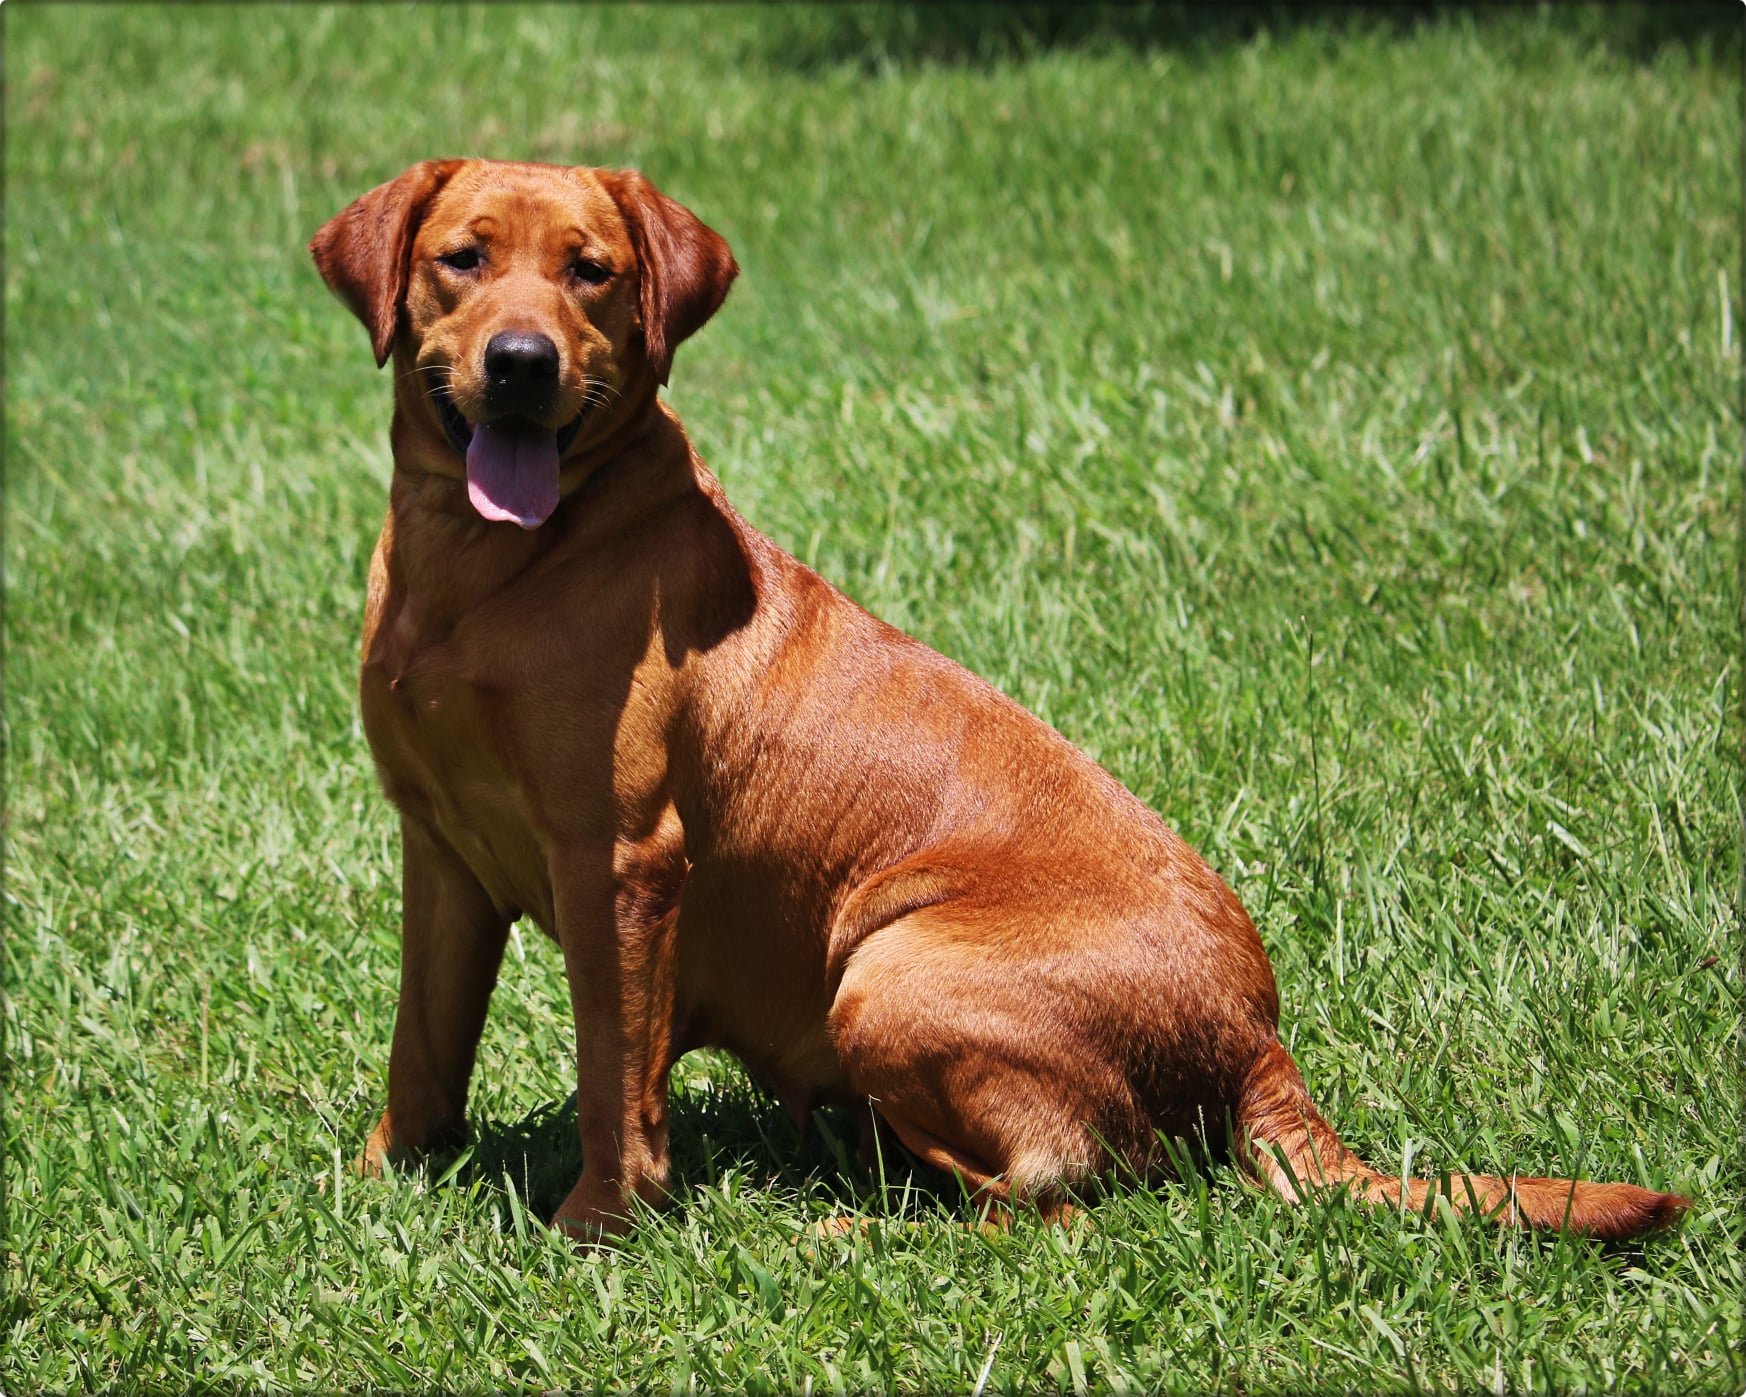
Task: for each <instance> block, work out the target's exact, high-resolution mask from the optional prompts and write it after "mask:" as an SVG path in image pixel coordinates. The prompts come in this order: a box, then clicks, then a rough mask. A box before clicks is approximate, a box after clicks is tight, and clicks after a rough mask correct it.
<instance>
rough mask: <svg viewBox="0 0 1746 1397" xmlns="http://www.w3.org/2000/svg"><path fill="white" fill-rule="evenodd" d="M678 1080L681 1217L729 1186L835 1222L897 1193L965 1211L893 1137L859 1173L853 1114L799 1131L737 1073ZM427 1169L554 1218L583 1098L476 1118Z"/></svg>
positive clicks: (675, 1129) (673, 1132) (570, 1179)
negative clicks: (818, 1208)
mask: <svg viewBox="0 0 1746 1397" xmlns="http://www.w3.org/2000/svg"><path fill="white" fill-rule="evenodd" d="M680 1075H681V1074H680V1073H677V1072H676V1073H675V1074H674V1077H675V1082H674V1086H673V1088H672V1090H671V1093H670V1096H669V1101H668V1130H669V1148H670V1151H671V1155H672V1161H673V1173H672V1181H671V1185H670V1197H671V1200H672V1202H673V1204H674V1205H676V1206H680V1207H683V1206H684V1205H685V1202H686V1199H687V1198H688V1197H689V1196H691V1195H693V1194H695V1193H696V1192H697V1190H699V1189H705V1188H719V1187H722V1186H724V1184H728V1183H731V1185H732V1187H733V1189H734V1191H735V1192H736V1193H737V1192H738V1191H739V1190H740V1189H741V1188H750V1189H774V1190H779V1191H782V1192H786V1193H788V1194H790V1195H791V1196H793V1195H805V1196H810V1197H811V1198H814V1199H817V1200H820V1201H822V1202H823V1203H824V1204H825V1206H827V1207H828V1208H830V1209H831V1210H833V1211H836V1212H856V1211H872V1210H880V1209H884V1208H885V1207H886V1206H888V1203H889V1200H890V1198H891V1196H892V1195H893V1194H894V1193H895V1194H898V1195H900V1196H904V1197H907V1198H908V1199H909V1200H910V1201H911V1202H912V1203H919V1204H922V1205H924V1206H925V1205H926V1204H928V1203H930V1202H933V1203H937V1204H938V1205H939V1206H941V1207H944V1208H947V1209H949V1210H956V1209H957V1208H958V1207H959V1205H960V1203H961V1201H962V1197H963V1190H962V1188H961V1186H960V1185H959V1183H958V1181H957V1180H955V1179H953V1178H949V1177H947V1176H944V1175H941V1174H939V1173H938V1172H937V1171H935V1170H933V1169H929V1168H928V1167H926V1166H925V1165H923V1164H921V1163H920V1162H919V1161H917V1160H916V1159H915V1158H914V1156H912V1155H910V1154H909V1153H908V1151H906V1150H904V1149H903V1148H902V1146H901V1145H899V1144H898V1142H897V1141H896V1140H895V1138H893V1137H892V1136H891V1135H890V1134H889V1133H888V1132H885V1131H881V1132H880V1137H879V1147H878V1154H877V1157H876V1158H875V1160H873V1161H872V1162H870V1163H868V1162H863V1161H862V1160H861V1159H860V1158H859V1140H860V1128H859V1125H858V1122H857V1120H856V1117H855V1114H854V1113H853V1112H852V1111H850V1110H848V1109H845V1108H830V1107H827V1108H824V1109H821V1110H819V1111H816V1112H814V1113H813V1116H812V1120H811V1122H810V1123H809V1124H808V1125H807V1127H806V1128H805V1129H804V1130H801V1129H800V1128H798V1127H797V1126H796V1125H795V1123H794V1122H793V1121H792V1120H791V1119H790V1118H789V1116H788V1114H787V1112H786V1111H784V1110H783V1109H782V1107H781V1106H780V1105H778V1104H777V1103H776V1102H775V1101H774V1100H772V1099H771V1098H770V1097H768V1096H766V1095H765V1094H764V1093H763V1092H762V1091H760V1090H759V1089H758V1088H757V1087H756V1086H754V1085H753V1084H752V1083H751V1082H750V1081H749V1080H747V1079H746V1077H745V1076H744V1074H743V1073H741V1072H739V1071H737V1070H736V1071H734V1072H732V1073H731V1074H729V1075H726V1076H725V1077H717V1078H715V1079H713V1080H710V1081H709V1082H708V1083H707V1084H705V1085H703V1086H701V1087H700V1086H698V1085H696V1084H692V1085H681V1084H680V1082H679V1078H680ZM426 1169H427V1170H428V1171H429V1173H430V1175H431V1176H432V1177H433V1178H444V1179H447V1180H448V1181H449V1182H450V1183H451V1184H453V1185H458V1186H461V1187H466V1186H468V1185H470V1184H475V1183H477V1184H482V1185H485V1186H487V1187H491V1186H495V1187H498V1188H501V1187H503V1186H505V1184H508V1185H509V1186H512V1187H513V1188H514V1189H515V1190H516V1192H517V1193H518V1194H520V1196H521V1198H522V1200H523V1201H524V1203H525V1204H526V1205H527V1207H528V1208H529V1209H530V1210H531V1211H533V1212H536V1213H538V1214H539V1216H540V1217H542V1218H547V1219H549V1218H550V1217H551V1215H552V1213H553V1212H554V1211H555V1210H556V1209H557V1207H558V1205H559V1204H560V1203H562V1202H563V1201H564V1198H565V1196H566V1195H567V1194H568V1193H569V1191H570V1188H571V1186H572V1185H573V1184H574V1183H575V1182H576V1178H577V1176H578V1175H579V1174H580V1173H581V1170H582V1147H581V1141H580V1139H579V1137H578V1134H577V1129H576V1098H575V1097H574V1096H570V1097H568V1098H566V1099H564V1100H562V1101H553V1102H548V1103H547V1104H545V1105H542V1106H539V1107H536V1108H535V1109H534V1110H533V1111H530V1112H529V1113H528V1114H527V1115H526V1116H523V1117H522V1118H521V1119H520V1120H518V1121H503V1120H496V1119H492V1118H489V1117H487V1118H483V1119H478V1120H476V1121H475V1122H474V1124H473V1130H472V1139H471V1143H470V1144H469V1145H468V1147H467V1148H466V1149H465V1150H464V1151H462V1152H453V1151H451V1152H449V1153H447V1154H446V1155H442V1156H438V1157H436V1158H433V1159H431V1160H429V1161H427V1162H426Z"/></svg>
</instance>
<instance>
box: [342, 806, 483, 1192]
mask: <svg viewBox="0 0 1746 1397" xmlns="http://www.w3.org/2000/svg"><path fill="white" fill-rule="evenodd" d="M400 839H401V856H402V913H401V950H400V1006H399V1009H398V1011H397V1012H396V1014H395V1019H394V1046H393V1049H392V1050H391V1052H390V1054H389V1058H388V1109H387V1110H386V1111H384V1112H383V1113H382V1119H381V1121H380V1122H378V1123H377V1126H376V1128H375V1130H374V1131H372V1132H371V1134H370V1142H369V1144H368V1145H366V1146H365V1147H364V1157H363V1158H362V1160H360V1161H359V1164H360V1166H361V1168H362V1169H363V1171H364V1172H365V1173H370V1174H375V1173H380V1172H381V1169H382V1166H383V1165H384V1164H385V1163H387V1162H389V1161H390V1160H394V1161H396V1162H398V1161H400V1160H404V1159H407V1158H410V1157H412V1156H415V1155H417V1154H419V1153H421V1152H422V1151H424V1150H428V1149H431V1148H432V1147H434V1146H437V1145H441V1144H445V1143H451V1142H454V1141H458V1140H459V1139H460V1138H462V1136H463V1134H464V1132H465V1127H466V1110H467V1084H468V1082H469V1080H470V1079H471V1077H472V1075H473V1059H474V1055H475V1053H476V1052H477V1050H478V1047H479V1035H480V1033H481V1032H482V1031H483V1029H484V1027H485V1010H486V1008H487V1006H488V1005H489V1004H490V1001H491V991H492V989H493V988H495V986H496V984H497V971H498V967H499V966H500V965H501V964H502V962H503V947H504V943H505V941H506V940H507V938H508V935H509V924H510V920H511V918H510V917H509V915H508V914H507V913H506V912H504V911H501V910H499V909H498V908H497V907H496V905H495V904H494V903H493V902H492V900H491V898H490V896H489V894H487V893H486V891H485V889H484V888H483V887H481V886H480V884H479V881H478V879H476V878H475V877H474V876H473V875H472V873H471V872H470V871H469V870H468V868H467V866H466V865H465V864H464V863H463V862H462V861H461V859H460V857H459V856H458V855H457V854H456V853H455V852H454V850H453V849H451V848H450V847H449V845H448V844H447V842H446V841H444V840H443V838H442V837H441V836H440V835H438V834H437V833H436V832H435V831H433V830H431V829H429V828H427V827H426V826H425V825H424V824H423V823H422V822H420V821H419V820H417V819H415V818H413V817H412V816H409V815H403V816H402V817H401V820H400Z"/></svg>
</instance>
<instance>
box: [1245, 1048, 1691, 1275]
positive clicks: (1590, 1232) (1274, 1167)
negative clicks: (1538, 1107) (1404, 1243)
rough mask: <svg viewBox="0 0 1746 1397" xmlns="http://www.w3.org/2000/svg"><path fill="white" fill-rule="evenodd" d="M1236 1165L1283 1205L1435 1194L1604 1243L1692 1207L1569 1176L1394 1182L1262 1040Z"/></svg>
mask: <svg viewBox="0 0 1746 1397" xmlns="http://www.w3.org/2000/svg"><path fill="white" fill-rule="evenodd" d="M1235 1124H1236V1128H1237V1153H1238V1157H1239V1159H1240V1160H1241V1161H1242V1163H1243V1165H1244V1166H1245V1167H1246V1168H1248V1169H1249V1170H1250V1171H1251V1172H1252V1173H1254V1174H1255V1176H1256V1177H1257V1178H1259V1179H1260V1180H1261V1182H1262V1183H1264V1184H1266V1185H1267V1186H1268V1187H1269V1188H1271V1189H1272V1190H1273V1191H1274V1192H1275V1193H1277V1194H1278V1195H1279V1196H1280V1197H1281V1198H1284V1199H1285V1200H1286V1201H1287V1202H1292V1203H1295V1202H1297V1201H1298V1200H1299V1199H1300V1198H1301V1197H1302V1196H1303V1194H1304V1193H1306V1192H1308V1191H1311V1190H1314V1189H1318V1188H1339V1187H1344V1188H1348V1189H1350V1190H1351V1191H1352V1193H1353V1196H1355V1197H1358V1198H1362V1199H1364V1200H1365V1201H1367V1202H1371V1203H1385V1204H1392V1205H1394V1206H1396V1207H1406V1208H1412V1209H1414V1210H1419V1211H1422V1210H1423V1209H1424V1207H1425V1203H1426V1200H1427V1199H1428V1198H1429V1197H1430V1196H1431V1195H1432V1194H1433V1193H1438V1192H1442V1193H1444V1194H1445V1196H1446V1197H1447V1198H1448V1199H1449V1202H1450V1203H1451V1204H1453V1205H1454V1206H1455V1207H1456V1208H1457V1209H1459V1210H1460V1211H1462V1212H1471V1213H1478V1214H1481V1215H1483V1216H1486V1217H1492V1218H1495V1219H1496V1220H1497V1221H1498V1222H1500V1223H1502V1224H1504V1225H1505V1226H1508V1227H1547V1228H1565V1229H1567V1230H1569V1231H1571V1232H1576V1233H1581V1234H1582V1235H1584V1236H1589V1237H1597V1238H1600V1239H1601V1240H1603V1241H1609V1242H1616V1241H1622V1240H1623V1239H1625V1238H1627V1237H1636V1236H1638V1235H1640V1234H1642V1233H1645V1232H1653V1231H1655V1230H1656V1229H1658V1228H1662V1227H1666V1226H1668V1225H1669V1224H1671V1223H1674V1222H1676V1221H1678V1219H1679V1216H1680V1214H1681V1213H1683V1212H1684V1211H1685V1210H1686V1209H1687V1208H1688V1207H1690V1206H1691V1200H1690V1199H1689V1198H1682V1197H1680V1196H1679V1195H1678V1194H1677V1193H1655V1192H1652V1191H1651V1190H1649V1189H1646V1188H1637V1187H1636V1186H1635V1185H1633V1184H1596V1183H1578V1182H1577V1181H1576V1180H1574V1179H1525V1178H1517V1177H1513V1176H1512V1177H1511V1178H1508V1179H1497V1178H1492V1177H1490V1176H1488V1175H1484V1174H1452V1175H1449V1176H1448V1177H1447V1178H1446V1179H1435V1180H1423V1179H1396V1178H1391V1177H1390V1176H1389V1175H1387V1174H1380V1173H1378V1172H1377V1171H1376V1170H1374V1169H1372V1168H1371V1167H1370V1166H1369V1165H1368V1164H1366V1163H1365V1162H1364V1161H1363V1160H1361V1159H1359V1158H1358V1156H1357V1155H1355V1154H1353V1153H1352V1151H1351V1150H1349V1149H1347V1148H1346V1146H1345V1145H1343V1144H1342V1143H1341V1142H1340V1137H1339V1136H1338V1135H1336V1134H1335V1133H1334V1131H1333V1128H1332V1127H1331V1126H1330V1125H1329V1124H1328V1123H1327V1122H1326V1121H1324V1120H1323V1119H1322V1118H1321V1116H1320V1115H1319V1114H1318V1113H1317V1111H1316V1108H1315V1105H1314V1103H1313V1102H1311V1101H1310V1097H1309V1091H1308V1090H1307V1089H1306V1088H1305V1086H1304V1084H1303V1075H1302V1074H1301V1073H1300V1072H1299V1071H1298V1070H1297V1064H1296V1063H1295V1062H1293V1061H1292V1060H1291V1054H1289V1053H1288V1052H1286V1051H1285V1049H1284V1048H1283V1047H1281V1046H1280V1045H1279V1044H1278V1043H1277V1042H1272V1043H1269V1044H1268V1046H1267V1048H1266V1049H1265V1051H1263V1052H1262V1053H1261V1054H1260V1056H1259V1057H1258V1058H1257V1059H1256V1062H1255V1065H1254V1067H1253V1068H1252V1069H1251V1070H1250V1073H1249V1077H1248V1080H1247V1082H1246V1083H1245V1085H1244V1088H1243V1094H1242V1098H1241V1100H1240V1101H1239V1102H1238V1106H1237V1114H1236V1122H1235Z"/></svg>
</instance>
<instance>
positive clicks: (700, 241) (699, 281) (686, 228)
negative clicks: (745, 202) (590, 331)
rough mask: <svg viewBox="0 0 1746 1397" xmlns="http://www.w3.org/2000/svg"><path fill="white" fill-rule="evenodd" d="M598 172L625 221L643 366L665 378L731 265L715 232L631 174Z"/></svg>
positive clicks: (723, 287)
mask: <svg viewBox="0 0 1746 1397" xmlns="http://www.w3.org/2000/svg"><path fill="white" fill-rule="evenodd" d="M600 175H601V178H602V180H603V181H604V183H605V185H606V189H607V192H608V193H609V194H611V195H612V197H613V200H614V201H615V202H616V203H617V204H618V211H619V212H620V213H622V214H623V215H624V221H625V222H626V223H627V224H628V225H629V226H630V235H631V242H632V243H633V244H634V245H635V247H636V252H637V274H638V276H639V277H641V279H642V280H641V291H642V306H641V309H642V317H643V344H644V346H645V348H646V349H647V351H648V356H649V367H650V368H652V369H653V370H654V371H655V377H656V378H657V379H658V380H659V381H660V382H662V383H665V382H666V381H667V375H668V374H669V373H670V372H671V371H672V368H673V351H674V350H675V349H677V348H678V347H679V345H680V342H681V341H683V340H685V339H688V338H689V337H690V336H692V335H694V334H696V333H697V331H698V330H700V329H702V328H703V323H704V322H705V321H706V320H708V319H709V317H710V316H712V315H714V314H715V313H716V311H717V310H718V309H719V308H720V307H721V303H722V301H723V300H725V299H726V297H727V293H728V287H730V286H732V285H733V284H734V278H735V277H736V276H738V275H739V271H740V269H739V265H738V264H737V263H736V262H735V261H734V255H733V253H732V252H730V251H729V250H728V245H727V241H726V239H724V238H723V237H722V236H721V234H719V233H717V232H716V231H715V230H714V229H713V228H710V227H708V226H706V225H705V224H704V223H703V221H702V220H701V219H699V218H698V217H697V215H696V214H694V213H692V212H691V210H690V209H688V208H686V207H685V206H684V205H683V204H677V203H674V202H673V200H671V199H669V198H668V197H667V196H666V195H665V194H663V193H661V191H660V190H658V189H656V188H655V186H654V185H652V184H650V183H649V182H648V180H646V179H644V178H643V176H642V175H640V174H639V173H637V171H635V170H602V171H601V172H600Z"/></svg>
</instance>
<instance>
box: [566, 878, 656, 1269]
mask: <svg viewBox="0 0 1746 1397" xmlns="http://www.w3.org/2000/svg"><path fill="white" fill-rule="evenodd" d="M680 867H681V868H682V867H683V863H682V861H681V862H680ZM627 874H628V876H627ZM682 880H683V873H682V872H681V873H679V874H678V875H677V878H675V877H674V876H673V874H672V870H671V869H664V868H663V869H658V870H651V869H649V868H648V866H647V865H646V864H645V865H643V867H642V869H641V870H639V871H637V872H630V871H629V870H627V869H626V868H625V860H624V859H623V858H622V856H621V858H620V860H619V868H618V870H617V872H616V873H615V874H614V876H613V877H612V878H611V879H610V880H607V882H608V886H596V887H594V888H592V889H589V890H588V891H586V892H584V891H583V890H582V889H578V888H575V887H572V888H570V889H569V890H567V892H566V895H565V896H564V897H563V899H562V903H561V905H560V908H559V922H560V927H559V941H560V942H561V943H562V946H563V950H564V969H565V972H566V974H567V975H568V977H569V981H570V1006H571V1009H572V1011H573V1012H574V1014H575V1017H576V1125H577V1129H578V1130H579V1131H580V1133H581V1136H582V1176H581V1178H579V1179H578V1180H577V1181H576V1186H575V1187H574V1188H573V1189H571V1190H570V1195H569V1197H567V1198H566V1199H565V1200H564V1201H563V1203H561V1204H560V1205H559V1207H558V1210H557V1213H556V1215H555V1216H554V1217H553V1219H552V1225H553V1226H554V1227H556V1228H559V1229H560V1230H562V1231H564V1232H567V1233H569V1234H570V1235H571V1236H573V1237H578V1238H582V1239H584V1240H587V1239H594V1238H598V1237H600V1236H602V1235H612V1234H616V1233H620V1232H623V1231H625V1230H626V1229H627V1228H628V1227H629V1226H630V1209H631V1204H632V1200H633V1199H637V1198H640V1199H642V1200H643V1201H644V1202H645V1203H658V1202H660V1201H661V1200H662V1199H663V1198H664V1197H665V1196H666V1190H667V1179H668V1170H669V1162H668V1155H667V1076H668V1072H669V1070H670V1069H671V1067H672V1046H673V1042H672V1032H673V983H674V971H675V969H676V965H675V947H674V932H675V928H676V923H677V919H678V918H677V913H678V897H677V894H678V886H677V884H678V882H680V881H682Z"/></svg>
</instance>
